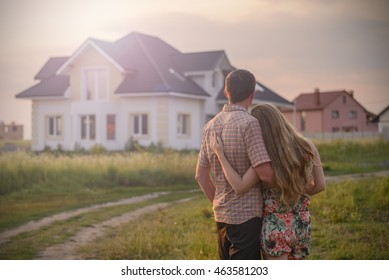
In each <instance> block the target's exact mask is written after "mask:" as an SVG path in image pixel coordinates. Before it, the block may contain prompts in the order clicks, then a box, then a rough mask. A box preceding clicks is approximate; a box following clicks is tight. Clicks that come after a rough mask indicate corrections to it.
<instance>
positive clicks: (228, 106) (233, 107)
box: [223, 104, 248, 113]
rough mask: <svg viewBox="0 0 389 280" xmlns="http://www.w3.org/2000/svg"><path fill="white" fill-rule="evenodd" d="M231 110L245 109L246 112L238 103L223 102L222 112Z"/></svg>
mask: <svg viewBox="0 0 389 280" xmlns="http://www.w3.org/2000/svg"><path fill="white" fill-rule="evenodd" d="M232 111H245V112H247V113H248V110H247V109H246V108H244V107H242V106H240V105H236V104H225V105H224V107H223V112H232Z"/></svg>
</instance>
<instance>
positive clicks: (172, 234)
mask: <svg viewBox="0 0 389 280" xmlns="http://www.w3.org/2000/svg"><path fill="white" fill-rule="evenodd" d="M216 240H217V232H216V225H215V221H214V218H213V214H212V207H211V204H210V202H209V201H207V200H206V199H205V198H204V197H201V198H198V199H196V200H192V201H189V202H188V203H185V204H179V205H177V206H175V207H170V208H168V209H164V210H160V211H158V212H155V213H152V214H148V215H146V216H144V217H143V218H142V219H139V220H137V221H135V222H134V221H132V222H131V223H128V224H124V225H122V226H120V227H118V228H115V229H112V230H110V231H109V232H108V233H107V236H106V237H104V238H101V239H99V240H97V241H96V242H94V243H93V244H88V245H85V246H83V247H81V248H80V250H79V252H80V253H82V255H83V257H84V258H86V259H103V260H105V259H133V260H182V259H186V260H194V259H196V260H210V259H217V258H218V255H217V245H216Z"/></svg>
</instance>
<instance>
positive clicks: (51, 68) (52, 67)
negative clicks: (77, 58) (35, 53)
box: [35, 57, 69, 80]
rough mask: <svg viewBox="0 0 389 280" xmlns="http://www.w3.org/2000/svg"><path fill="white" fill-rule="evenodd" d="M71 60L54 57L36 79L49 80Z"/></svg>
mask: <svg viewBox="0 0 389 280" xmlns="http://www.w3.org/2000/svg"><path fill="white" fill-rule="evenodd" d="M68 59H69V57H52V58H50V59H49V60H48V61H47V62H46V64H45V65H43V67H42V69H41V70H40V71H39V72H38V74H36V76H35V79H37V80H42V79H47V78H50V77H52V76H54V75H55V72H57V70H58V69H59V68H60V67H61V66H62V65H63V64H64V63H65V62H66V61H67V60H68Z"/></svg>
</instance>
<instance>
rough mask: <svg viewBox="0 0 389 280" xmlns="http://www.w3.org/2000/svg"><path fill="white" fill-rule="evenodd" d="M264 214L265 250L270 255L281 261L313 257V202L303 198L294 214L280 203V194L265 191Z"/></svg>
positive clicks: (294, 209) (263, 245)
mask: <svg viewBox="0 0 389 280" xmlns="http://www.w3.org/2000/svg"><path fill="white" fill-rule="evenodd" d="M262 194H263V200H264V212H263V223H262V234H261V247H262V250H263V252H264V253H265V254H266V255H269V256H273V257H278V256H281V255H282V254H285V253H287V254H288V255H289V258H290V259H304V258H306V257H307V256H308V255H309V245H310V240H311V218H310V214H309V208H308V207H309V204H310V198H309V197H308V196H303V197H302V198H301V199H300V201H299V202H298V203H296V205H294V207H293V208H292V210H287V209H286V207H285V206H284V205H283V204H282V203H281V202H280V198H279V193H277V192H274V191H272V190H270V189H269V188H266V187H264V188H262Z"/></svg>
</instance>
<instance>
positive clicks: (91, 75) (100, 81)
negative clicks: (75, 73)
mask: <svg viewBox="0 0 389 280" xmlns="http://www.w3.org/2000/svg"><path fill="white" fill-rule="evenodd" d="M82 97H83V100H107V99H108V69H106V68H88V69H84V71H83V95H82Z"/></svg>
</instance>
